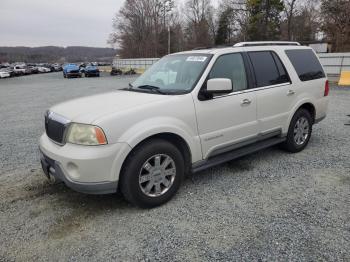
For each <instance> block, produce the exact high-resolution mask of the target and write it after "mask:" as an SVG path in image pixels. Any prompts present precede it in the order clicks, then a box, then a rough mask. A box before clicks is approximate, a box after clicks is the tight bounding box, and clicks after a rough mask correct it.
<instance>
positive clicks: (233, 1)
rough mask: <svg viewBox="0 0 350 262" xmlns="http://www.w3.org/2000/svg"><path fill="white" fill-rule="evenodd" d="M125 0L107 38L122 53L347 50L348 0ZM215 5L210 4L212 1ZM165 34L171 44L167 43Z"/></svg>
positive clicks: (132, 55)
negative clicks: (295, 45)
mask: <svg viewBox="0 0 350 262" xmlns="http://www.w3.org/2000/svg"><path fill="white" fill-rule="evenodd" d="M215 3H217V1H214V0H185V2H184V3H182V2H181V3H179V2H176V1H175V0H125V2H124V5H123V6H122V8H121V9H120V10H119V12H118V13H117V14H116V16H115V18H114V19H113V32H112V33H111V35H110V38H109V40H108V41H109V43H110V44H112V45H115V46H117V47H118V48H120V55H121V56H122V57H125V58H135V57H161V56H163V55H165V54H167V53H168V52H169V51H170V52H178V51H183V50H191V49H194V48H198V47H211V46H220V45H232V44H234V43H236V42H241V41H264V40H269V41H272V40H288V41H300V42H302V43H307V42H313V41H319V40H322V41H326V42H328V43H330V44H331V45H332V51H333V52H346V51H350V15H349V10H350V0H310V1H306V0H220V2H219V3H217V4H215ZM214 4H215V5H214ZM169 39H170V45H169Z"/></svg>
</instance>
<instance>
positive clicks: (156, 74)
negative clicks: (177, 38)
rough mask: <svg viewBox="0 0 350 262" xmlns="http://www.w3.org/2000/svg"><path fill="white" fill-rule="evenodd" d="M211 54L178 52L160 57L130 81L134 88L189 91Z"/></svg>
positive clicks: (167, 91)
mask: <svg viewBox="0 0 350 262" xmlns="http://www.w3.org/2000/svg"><path fill="white" fill-rule="evenodd" d="M211 57H212V55H210V54H197V53H195V54H179V55H169V56H165V57H163V58H162V59H160V60H159V61H158V62H157V63H155V64H154V65H153V66H152V67H150V68H149V69H148V70H147V71H146V72H145V73H144V74H143V75H141V76H140V77H139V78H138V79H136V80H135V82H133V83H132V88H134V89H135V90H142V89H143V90H146V89H147V90H153V91H154V90H158V91H160V92H165V93H186V92H190V91H191V90H192V89H193V88H194V86H195V85H196V84H197V82H198V80H199V78H200V77H201V76H202V73H203V71H204V69H205V68H206V67H207V65H208V63H209V61H210V59H211Z"/></svg>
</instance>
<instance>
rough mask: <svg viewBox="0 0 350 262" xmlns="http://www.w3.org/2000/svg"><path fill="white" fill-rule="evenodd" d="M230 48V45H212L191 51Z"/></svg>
mask: <svg viewBox="0 0 350 262" xmlns="http://www.w3.org/2000/svg"><path fill="white" fill-rule="evenodd" d="M230 47H231V48H232V44H231V45H229V44H227V45H213V46H199V47H195V48H193V49H192V50H203V49H216V48H230Z"/></svg>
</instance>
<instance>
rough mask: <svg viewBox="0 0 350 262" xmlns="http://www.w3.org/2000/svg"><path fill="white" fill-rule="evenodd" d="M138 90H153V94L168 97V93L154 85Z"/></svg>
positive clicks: (143, 86)
mask: <svg viewBox="0 0 350 262" xmlns="http://www.w3.org/2000/svg"><path fill="white" fill-rule="evenodd" d="M137 88H139V89H145V90H151V91H153V92H157V93H158V94H162V95H167V94H168V93H167V92H164V91H162V90H160V88H159V87H158V86H152V85H141V86H138V87H137Z"/></svg>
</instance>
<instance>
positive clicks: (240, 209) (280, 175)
mask: <svg viewBox="0 0 350 262" xmlns="http://www.w3.org/2000/svg"><path fill="white" fill-rule="evenodd" d="M130 80H131V79H128V78H117V77H109V76H103V77H101V78H89V79H84V78H83V79H69V80H64V79H62V76H61V74H55V73H53V74H47V75H36V76H28V77H21V78H15V79H5V80H0V125H1V131H0V227H1V229H0V261H12V260H13V261H28V260H29V261H32V260H35V261H49V260H50V261H55V260H62V261H101V260H107V261H108V260H117V261H138V260H143V261H213V260H220V261H232V260H245V261H270V260H273V261H285V260H291V261H316V260H317V261H319V260H326V261H349V260H350V248H349V247H350V161H349V159H350V139H349V135H350V126H344V123H345V122H346V121H347V120H348V119H347V117H346V116H345V114H346V113H348V114H350V89H349V88H343V89H341V88H333V89H332V92H331V102H330V110H329V116H328V118H327V119H326V120H325V121H323V122H321V123H320V124H319V125H317V126H315V127H314V132H313V136H312V138H311V140H310V144H309V146H308V147H307V148H306V149H305V150H304V151H303V152H301V153H298V154H288V153H285V152H283V151H280V150H279V149H278V148H271V149H267V150H264V151H261V152H258V153H255V154H252V155H250V156H247V157H244V158H241V159H240V160H236V161H232V162H229V163H227V164H224V165H221V166H219V167H216V168H211V169H209V170H206V171H204V172H201V173H198V174H195V175H193V176H191V177H190V178H189V179H187V180H186V181H185V182H184V185H183V186H182V188H181V189H180V191H179V193H178V194H177V195H176V196H175V198H174V199H173V200H172V201H170V202H169V203H167V204H166V205H164V206H161V207H159V208H155V209H152V210H142V209H138V208H135V207H133V206H130V205H129V204H128V203H126V202H125V201H124V200H123V199H122V198H121V197H120V196H118V195H107V196H89V195H84V194H79V193H76V192H73V191H72V190H70V189H68V188H66V187H65V186H64V185H62V184H58V185H54V186H51V185H49V184H48V183H47V182H46V180H45V178H44V176H43V172H42V171H41V169H40V165H39V156H38V152H37V141H38V138H39V136H40V135H41V133H42V132H43V113H44V111H45V110H46V109H47V108H48V107H49V106H51V105H52V104H55V103H57V102H60V101H64V100H66V99H68V98H72V97H79V96H82V95H87V94H92V93H99V92H104V91H108V90H113V89H115V88H119V87H123V86H125V85H126V84H127V83H128V82H129V81H130Z"/></svg>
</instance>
